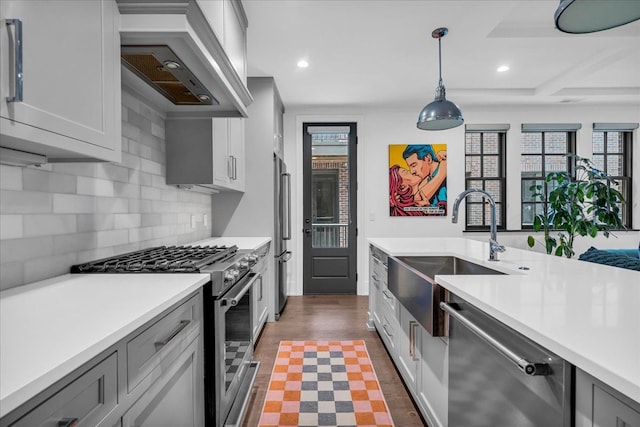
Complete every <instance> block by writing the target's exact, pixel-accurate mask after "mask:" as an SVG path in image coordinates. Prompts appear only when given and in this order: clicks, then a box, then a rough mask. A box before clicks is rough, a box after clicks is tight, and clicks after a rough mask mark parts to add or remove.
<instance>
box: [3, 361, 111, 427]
mask: <svg viewBox="0 0 640 427" xmlns="http://www.w3.org/2000/svg"><path fill="white" fill-rule="evenodd" d="M116 355H117V353H113V354H111V355H110V356H109V357H107V358H106V359H105V360H103V361H102V362H100V363H98V364H97V365H96V366H94V367H93V368H91V369H90V370H89V371H87V372H86V373H84V374H82V375H81V376H80V377H79V378H77V379H76V380H74V381H73V382H71V383H70V384H69V385H67V386H66V387H65V388H63V389H62V390H60V391H59V392H57V393H56V394H54V395H53V396H51V397H50V398H49V399H47V400H45V401H44V402H43V403H42V404H41V405H39V406H37V407H36V408H35V409H34V410H33V411H31V412H29V413H28V414H27V415H25V416H24V417H22V418H21V419H19V420H18V421H17V422H16V423H15V424H12V426H16V427H17V426H24V427H35V426H38V427H45V426H46V427H58V426H66V425H74V426H78V427H80V426H95V425H97V424H98V423H99V422H100V421H101V420H102V419H103V418H104V417H106V416H107V415H108V414H109V412H110V411H111V410H112V409H113V408H115V407H116V403H117V393H118V391H117V379H118V373H117V357H116ZM74 421H75V423H76V424H73V423H74Z"/></svg>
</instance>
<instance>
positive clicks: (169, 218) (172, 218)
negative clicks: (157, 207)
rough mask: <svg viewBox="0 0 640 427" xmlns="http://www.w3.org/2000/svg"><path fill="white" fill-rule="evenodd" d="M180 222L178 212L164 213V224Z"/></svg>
mask: <svg viewBox="0 0 640 427" xmlns="http://www.w3.org/2000/svg"><path fill="white" fill-rule="evenodd" d="M177 223H178V214H176V213H163V214H162V224H163V225H168V224H177Z"/></svg>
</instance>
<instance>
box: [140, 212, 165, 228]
mask: <svg viewBox="0 0 640 427" xmlns="http://www.w3.org/2000/svg"><path fill="white" fill-rule="evenodd" d="M141 221H142V222H141V225H142V227H153V226H156V225H161V224H162V215H161V214H159V213H145V214H142V215H141Z"/></svg>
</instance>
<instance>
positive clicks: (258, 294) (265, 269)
mask: <svg viewBox="0 0 640 427" xmlns="http://www.w3.org/2000/svg"><path fill="white" fill-rule="evenodd" d="M270 246H271V244H270V243H268V244H266V245H264V246H263V247H261V248H259V249H258V253H260V254H261V255H262V258H261V259H260V261H258V263H257V264H256V265H255V266H254V267H253V271H254V272H255V273H257V274H258V275H259V276H258V278H257V279H256V283H255V285H253V293H252V294H251V295H252V304H253V343H254V345H256V344H257V343H258V337H259V336H260V332H262V328H263V327H264V324H265V323H266V322H267V318H268V317H269V304H268V297H269V295H272V294H273V292H274V289H273V279H272V276H271V269H270V268H269V261H270V260H272V259H273V256H272V254H271V250H270Z"/></svg>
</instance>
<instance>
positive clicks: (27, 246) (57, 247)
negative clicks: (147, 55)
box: [0, 91, 211, 289]
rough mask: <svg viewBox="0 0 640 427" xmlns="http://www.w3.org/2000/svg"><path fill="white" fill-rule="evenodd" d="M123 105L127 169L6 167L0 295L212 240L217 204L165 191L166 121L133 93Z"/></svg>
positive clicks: (0, 205)
mask: <svg viewBox="0 0 640 427" xmlns="http://www.w3.org/2000/svg"><path fill="white" fill-rule="evenodd" d="M122 104H123V109H122V120H123V123H122V138H121V141H122V148H123V153H122V162H121V163H118V164H116V163H51V164H46V165H43V167H40V168H36V167H14V166H7V165H0V264H1V265H0V267H1V268H0V270H1V271H0V289H8V288H11V287H15V286H20V285H23V284H26V283H29V282H32V281H36V280H41V279H45V278H49V277H54V276H57V275H60V274H64V273H67V272H68V271H69V269H70V267H71V265H73V264H76V263H80V262H87V261H91V260H95V259H100V258H105V257H108V256H111V255H114V254H121V253H125V252H131V251H134V250H139V249H142V248H147V247H151V246H156V245H177V244H187V243H190V242H193V241H196V240H202V239H204V238H207V237H210V228H209V229H205V228H204V227H203V226H202V220H201V218H202V215H203V214H204V213H206V214H208V215H209V217H211V197H210V196H209V195H207V194H203V193H197V192H192V191H188V190H182V189H177V188H176V187H174V186H168V185H166V178H165V173H166V165H165V162H166V159H165V149H166V146H165V141H164V138H165V128H164V121H165V117H163V116H162V115H161V114H159V113H157V112H156V111H155V110H153V108H151V107H149V106H148V105H146V104H144V103H143V102H141V101H140V100H139V99H138V98H137V97H135V96H134V95H132V94H131V93H129V92H127V91H124V92H123V95H122ZM192 213H193V214H195V215H196V216H197V218H199V220H198V222H197V223H196V225H197V227H196V228H195V229H192V228H191V222H190V215H191V214H192Z"/></svg>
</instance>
